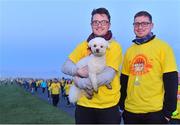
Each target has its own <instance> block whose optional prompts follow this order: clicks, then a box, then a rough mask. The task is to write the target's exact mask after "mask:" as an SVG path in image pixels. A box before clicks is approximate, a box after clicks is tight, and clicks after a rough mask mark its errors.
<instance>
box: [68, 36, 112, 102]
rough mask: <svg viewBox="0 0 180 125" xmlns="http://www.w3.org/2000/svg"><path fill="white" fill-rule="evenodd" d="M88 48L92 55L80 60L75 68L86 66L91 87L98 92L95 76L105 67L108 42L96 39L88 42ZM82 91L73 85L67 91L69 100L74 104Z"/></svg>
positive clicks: (99, 38) (108, 86)
mask: <svg viewBox="0 0 180 125" xmlns="http://www.w3.org/2000/svg"><path fill="white" fill-rule="evenodd" d="M88 46H89V47H90V48H91V52H92V54H91V55H90V56H87V57H85V58H83V59H81V60H80V61H79V62H78V63H77V64H76V66H77V67H78V68H82V67H84V66H88V71H89V72H88V75H89V78H90V80H91V83H92V87H93V89H94V91H95V92H98V85H97V74H99V73H101V72H102V71H103V70H104V68H105V66H106V58H105V53H106V49H107V48H108V47H109V43H108V41H106V40H105V39H104V38H101V37H96V38H94V39H92V40H90V41H89V43H88ZM106 86H107V88H111V85H106ZM82 93H83V92H82V90H81V89H79V88H78V87H76V86H75V85H73V86H71V88H70V91H69V100H70V102H72V103H75V102H76V101H77V100H78V99H79V98H80V96H81V94H82Z"/></svg>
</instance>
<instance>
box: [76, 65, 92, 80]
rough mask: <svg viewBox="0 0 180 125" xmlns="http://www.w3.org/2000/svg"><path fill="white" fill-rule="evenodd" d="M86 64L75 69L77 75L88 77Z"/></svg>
mask: <svg viewBox="0 0 180 125" xmlns="http://www.w3.org/2000/svg"><path fill="white" fill-rule="evenodd" d="M88 72H89V71H88V66H87V65H86V66H84V67H82V68H80V69H77V75H78V76H80V77H83V78H87V77H88Z"/></svg>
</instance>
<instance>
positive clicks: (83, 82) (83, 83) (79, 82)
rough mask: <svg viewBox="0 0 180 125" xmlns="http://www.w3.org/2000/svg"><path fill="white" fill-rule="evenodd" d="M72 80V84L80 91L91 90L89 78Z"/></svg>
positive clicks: (76, 77)
mask: <svg viewBox="0 0 180 125" xmlns="http://www.w3.org/2000/svg"><path fill="white" fill-rule="evenodd" d="M73 80H74V84H75V85H76V86H77V87H78V88H80V89H92V84H91V81H90V79H89V78H80V77H78V76H75V77H74V78H73Z"/></svg>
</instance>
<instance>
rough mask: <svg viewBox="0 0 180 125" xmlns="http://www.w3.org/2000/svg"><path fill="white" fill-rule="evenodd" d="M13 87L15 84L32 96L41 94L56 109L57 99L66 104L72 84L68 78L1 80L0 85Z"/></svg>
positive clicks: (68, 103)
mask: <svg viewBox="0 0 180 125" xmlns="http://www.w3.org/2000/svg"><path fill="white" fill-rule="evenodd" d="M9 84H10V85H13V84H17V85H19V86H21V87H22V88H24V89H25V90H26V91H27V92H30V93H31V94H32V95H34V94H36V93H37V92H41V93H42V94H45V96H47V98H48V101H51V100H52V104H53V106H55V107H57V105H58V103H59V98H63V99H65V100H66V104H67V105H70V102H69V98H68V96H69V89H70V87H71V85H72V84H74V83H73V80H72V79H70V78H64V77H62V78H53V79H34V78H16V79H1V80H0V85H9ZM60 96H61V97H60Z"/></svg>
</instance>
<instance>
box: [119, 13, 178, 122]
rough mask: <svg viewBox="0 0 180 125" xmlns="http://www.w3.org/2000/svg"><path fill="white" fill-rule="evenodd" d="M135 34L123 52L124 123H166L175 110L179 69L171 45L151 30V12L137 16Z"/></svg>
mask: <svg viewBox="0 0 180 125" xmlns="http://www.w3.org/2000/svg"><path fill="white" fill-rule="evenodd" d="M133 25H134V33H135V34H136V38H135V39H134V40H133V43H134V44H133V45H132V46H131V47H129V48H128V49H127V51H126V53H125V56H124V62H123V66H122V73H121V77H120V80H121V82H120V83H121V90H120V91H121V98H120V102H119V105H120V108H121V110H123V109H124V112H123V118H124V123H125V124H153V123H155V124H166V123H168V122H169V120H170V118H171V115H172V113H173V111H175V110H176V104H177V97H176V96H177V88H178V73H177V66H176V61H175V56H174V53H173V50H172V48H171V47H170V46H169V45H168V44H167V43H166V42H164V41H162V40H161V39H158V38H157V37H156V36H155V35H154V34H153V33H152V32H151V30H152V28H153V25H154V24H153V22H152V16H151V15H150V14H149V13H148V12H146V11H140V12H138V13H137V14H136V15H135V16H134V23H133Z"/></svg>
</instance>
